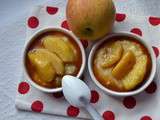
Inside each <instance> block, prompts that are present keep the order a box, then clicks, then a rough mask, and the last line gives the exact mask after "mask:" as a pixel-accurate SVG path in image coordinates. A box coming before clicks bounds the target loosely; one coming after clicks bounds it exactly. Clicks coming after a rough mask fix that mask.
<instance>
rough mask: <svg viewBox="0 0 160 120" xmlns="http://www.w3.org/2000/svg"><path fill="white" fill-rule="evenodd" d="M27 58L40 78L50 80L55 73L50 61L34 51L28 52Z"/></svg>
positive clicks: (45, 80)
mask: <svg viewBox="0 0 160 120" xmlns="http://www.w3.org/2000/svg"><path fill="white" fill-rule="evenodd" d="M28 58H29V60H30V62H31V64H32V65H33V66H34V67H35V68H36V71H37V74H38V76H39V78H40V80H42V81H44V82H51V81H52V80H53V79H54V78H55V75H56V72H55V70H54V68H53V67H52V64H51V62H50V61H49V60H48V59H46V58H45V57H44V56H43V55H41V54H36V53H35V51H31V52H29V53H28Z"/></svg>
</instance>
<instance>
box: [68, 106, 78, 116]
mask: <svg viewBox="0 0 160 120" xmlns="http://www.w3.org/2000/svg"><path fill="white" fill-rule="evenodd" d="M79 112H80V111H79V108H77V107H74V106H69V107H68V108H67V115H68V116H71V117H77V116H78V114H79Z"/></svg>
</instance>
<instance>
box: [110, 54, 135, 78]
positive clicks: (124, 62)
mask: <svg viewBox="0 0 160 120" xmlns="http://www.w3.org/2000/svg"><path fill="white" fill-rule="evenodd" d="M135 62H136V58H135V55H134V53H133V52H132V51H127V52H126V53H125V54H124V56H123V57H122V59H121V60H120V61H119V63H118V64H117V65H116V66H115V68H113V70H112V75H113V76H114V77H115V78H117V79H121V78H123V77H124V76H125V75H127V74H128V73H129V72H130V70H131V69H132V68H133V66H134V64H135Z"/></svg>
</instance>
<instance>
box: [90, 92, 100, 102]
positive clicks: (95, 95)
mask: <svg viewBox="0 0 160 120" xmlns="http://www.w3.org/2000/svg"><path fill="white" fill-rule="evenodd" d="M98 100H99V94H98V92H97V91H95V90H92V91H91V99H90V102H91V103H96V102H98Z"/></svg>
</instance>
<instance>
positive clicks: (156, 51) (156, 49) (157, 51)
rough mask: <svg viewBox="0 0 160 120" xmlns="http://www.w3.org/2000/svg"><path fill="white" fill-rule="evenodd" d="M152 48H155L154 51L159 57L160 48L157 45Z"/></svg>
mask: <svg viewBox="0 0 160 120" xmlns="http://www.w3.org/2000/svg"><path fill="white" fill-rule="evenodd" d="M152 48H153V50H154V53H155V55H156V57H158V56H159V49H158V48H157V47H155V46H153V47H152Z"/></svg>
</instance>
